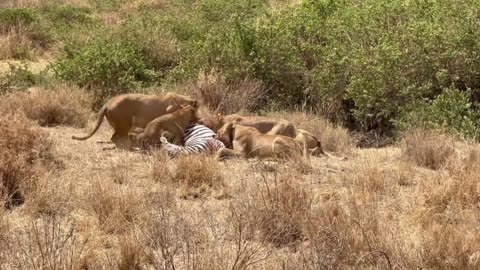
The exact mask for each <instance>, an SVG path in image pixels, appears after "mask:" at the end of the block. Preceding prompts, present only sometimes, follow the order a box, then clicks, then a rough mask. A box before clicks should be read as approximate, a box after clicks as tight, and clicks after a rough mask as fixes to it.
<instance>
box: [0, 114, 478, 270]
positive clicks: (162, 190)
mask: <svg viewBox="0 0 480 270" xmlns="http://www.w3.org/2000/svg"><path fill="white" fill-rule="evenodd" d="M295 115H296V114H295ZM5 117H6V118H2V120H3V119H8V121H0V127H2V130H1V132H0V138H1V139H0V144H1V145H0V146H1V147H0V151H2V152H1V153H2V155H1V156H0V157H1V158H0V160H2V162H5V161H6V160H9V161H11V162H12V163H15V162H16V161H15V160H23V159H20V157H22V158H26V157H33V158H36V159H38V157H39V156H40V154H38V153H37V152H35V151H27V149H31V148H33V149H36V150H37V149H38V148H37V146H36V145H35V142H36V141H37V140H38V141H42V142H43V139H40V138H44V137H43V136H33V134H35V135H36V134H38V133H34V132H33V131H27V130H42V129H43V130H46V131H48V132H50V138H51V139H50V140H53V141H54V144H55V151H54V152H53V153H54V155H55V156H56V158H58V159H61V160H62V161H63V162H64V168H63V169H62V170H52V171H51V172H50V173H47V174H45V173H43V172H45V171H47V169H49V168H50V167H47V169H45V167H43V169H41V170H39V172H42V174H41V177H35V181H27V182H28V183H30V184H28V185H22V187H26V188H25V189H22V191H23V195H24V196H25V198H26V202H25V204H24V205H23V206H22V207H17V208H13V210H12V211H6V210H5V209H3V210H0V268H1V269H8V270H9V269H64V268H65V267H70V266H72V267H73V269H105V268H108V269H110V268H112V269H174V268H175V269H219V270H220V269H292V270H293V269H478V268H479V266H480V265H479V262H480V261H479V250H480V246H479V244H478V243H480V241H479V240H480V237H479V236H480V230H479V228H478V220H479V218H480V215H479V213H480V212H479V208H478V205H479V203H480V199H479V198H480V178H479V177H478V175H480V165H479V164H480V162H479V161H480V150H479V149H480V148H479V146H478V145H477V144H465V143H463V142H458V141H453V143H451V144H450V146H451V147H453V148H454V150H455V153H456V154H453V155H450V156H449V157H448V158H446V161H445V162H444V163H443V161H442V164H443V165H441V166H439V167H438V169H436V170H430V169H426V168H425V167H424V166H423V165H422V166H420V165H419V164H417V163H416V162H411V161H412V160H413V157H410V156H408V159H407V160H406V158H405V157H406V156H405V146H404V145H403V146H402V147H393V146H391V147H385V148H381V149H356V148H351V149H350V150H349V151H350V152H351V155H350V156H351V158H350V159H349V160H347V161H338V160H335V159H329V158H323V157H321V158H317V157H312V158H311V159H310V164H309V166H310V167H309V168H310V169H308V170H306V171H304V170H298V169H296V168H295V166H296V163H295V162H289V161H287V162H272V161H258V160H255V159H251V160H235V159H234V160H229V161H226V162H222V163H218V162H216V161H215V160H213V159H212V158H210V157H206V156H191V157H182V158H179V159H173V160H171V159H168V158H167V157H166V156H165V155H163V154H162V153H153V154H151V155H145V154H142V153H138V152H128V151H121V150H114V151H101V148H102V147H103V145H99V144H97V143H96V140H108V138H109V137H110V136H111V130H110V129H109V127H108V125H107V124H104V125H103V126H102V127H101V128H100V130H99V132H98V134H96V139H91V140H87V141H74V140H71V139H70V137H71V135H72V134H75V133H78V129H74V128H72V127H68V126H61V127H48V128H39V127H35V125H34V123H32V122H31V121H29V120H27V119H25V117H23V118H22V116H19V115H16V116H8V117H7V116H5ZM282 117H285V118H288V115H285V116H282ZM12 119H16V120H12ZM298 119H301V118H298ZM303 119H308V118H303ZM290 120H291V118H290ZM298 121H299V122H298V124H299V125H301V124H304V126H303V127H309V125H311V126H312V127H313V124H311V123H310V121H307V120H305V123H300V120H298ZM312 121H313V120H312ZM9 123H10V124H9ZM7 127H8V128H7ZM12 131H15V132H17V133H21V134H24V133H25V134H29V135H28V136H27V135H23V136H20V138H21V139H19V138H15V136H10V135H9V134H12ZM7 136H9V137H7ZM17 137H18V136H17ZM27 138H28V139H27ZM422 138H425V137H422ZM50 140H48V141H50ZM437 140H438V139H437ZM430 141H432V140H430ZM446 141H447V142H450V139H448V140H446ZM7 142H8V143H7ZM10 142H13V144H12V145H16V146H15V148H8V147H10V145H11V144H10ZM20 142H21V143H20ZM417 142H418V143H420V142H421V140H418V141H417ZM41 145H44V146H48V145H49V144H48V143H47V142H44V143H42V144H41ZM6 146H8V147H7V148H8V149H10V150H9V151H10V152H8V154H4V152H3V151H5V150H4V149H5V147H6ZM20 146H21V147H20ZM12 149H13V150H12ZM15 149H16V150H15ZM339 149H340V148H339ZM18 153H25V154H24V155H25V156H24V155H19V154H18ZM27 153H29V154H31V155H30V156H29V154H27ZM50 155H51V154H50ZM47 156H48V155H47ZM5 157H9V158H8V159H6V158H5ZM43 159H46V160H49V159H50V158H43V156H42V160H43ZM438 160H441V159H438ZM22 162H23V161H22ZM40 163H41V162H40ZM18 164H21V162H20V163H18ZM15 166H16V163H15ZM4 168H5V167H4V166H1V167H0V169H4ZM10 168H17V167H10ZM18 168H20V170H26V169H27V167H26V166H20V167H18ZM28 168H29V169H28V170H30V169H33V168H34V167H28ZM40 168H42V167H40ZM325 168H333V169H335V170H325ZM35 172H36V171H35ZM226 185H228V195H229V196H223V197H222V198H223V199H222V200H218V199H217V198H218V196H216V193H220V194H225V192H224V191H223V190H225V186H226ZM212 193H213V195H214V196H210V194H212ZM178 195H180V196H178ZM185 196H186V197H187V198H191V197H197V198H199V199H196V200H185V199H184V198H185ZM52 224H56V225H52ZM61 243H65V244H64V245H61ZM42 254H43V256H42ZM30 258H32V259H30ZM64 266H65V267H64Z"/></svg>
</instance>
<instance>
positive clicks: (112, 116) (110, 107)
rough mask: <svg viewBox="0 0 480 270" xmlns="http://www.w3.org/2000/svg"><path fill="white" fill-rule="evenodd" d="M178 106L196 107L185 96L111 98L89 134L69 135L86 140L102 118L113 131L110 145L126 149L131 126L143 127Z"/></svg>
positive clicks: (191, 100) (189, 98)
mask: <svg viewBox="0 0 480 270" xmlns="http://www.w3.org/2000/svg"><path fill="white" fill-rule="evenodd" d="M180 105H191V106H193V107H195V108H196V107H197V101H196V100H195V99H192V98H191V97H188V96H183V95H179V94H176V93H172V92H169V93H166V94H164V95H159V96H153V95H143V94H125V95H119V96H116V97H113V98H111V99H110V100H109V101H108V102H107V103H105V105H104V106H103V107H102V109H100V112H99V116H98V120H97V124H96V125H95V128H94V129H93V131H92V132H90V134H88V135H87V136H84V137H77V136H72V139H75V140H86V139H88V138H90V137H92V136H93V135H94V134H95V132H97V130H98V129H99V127H100V125H101V124H102V122H103V117H104V116H105V117H106V118H107V120H108V122H109V123H110V125H111V126H112V128H113V129H114V133H113V135H112V137H111V140H112V142H113V143H114V144H115V145H116V147H118V148H126V149H128V148H130V141H129V139H128V133H129V132H130V130H131V129H132V128H134V127H135V126H137V127H141V128H144V127H146V126H147V124H148V123H149V122H150V121H152V120H153V119H155V118H157V117H159V116H161V115H164V114H166V113H169V112H172V111H173V110H172V108H173V107H175V106H177V107H178V106H180ZM133 121H135V123H133Z"/></svg>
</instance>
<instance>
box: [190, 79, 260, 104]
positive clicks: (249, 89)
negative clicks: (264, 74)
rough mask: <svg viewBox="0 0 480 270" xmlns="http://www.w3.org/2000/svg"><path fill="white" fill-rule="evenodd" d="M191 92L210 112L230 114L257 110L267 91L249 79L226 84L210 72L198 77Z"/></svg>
mask: <svg viewBox="0 0 480 270" xmlns="http://www.w3.org/2000/svg"><path fill="white" fill-rule="evenodd" d="M193 92H194V94H195V95H196V96H197V98H198V99H199V100H200V101H201V103H202V104H203V105H205V106H207V108H208V109H209V110H210V111H211V112H213V113H221V114H231V113H246V112H253V111H256V110H258V109H259V108H260V107H261V105H262V103H263V101H264V98H265V94H266V93H267V89H266V88H265V87H264V86H263V85H262V84H261V82H258V81H255V80H252V79H249V78H245V79H243V80H240V81H237V82H231V83H227V82H226V80H225V78H224V77H223V76H222V75H221V74H219V73H217V72H215V71H212V72H210V73H205V74H201V75H200V77H199V78H198V81H197V83H196V84H195V86H194V87H193Z"/></svg>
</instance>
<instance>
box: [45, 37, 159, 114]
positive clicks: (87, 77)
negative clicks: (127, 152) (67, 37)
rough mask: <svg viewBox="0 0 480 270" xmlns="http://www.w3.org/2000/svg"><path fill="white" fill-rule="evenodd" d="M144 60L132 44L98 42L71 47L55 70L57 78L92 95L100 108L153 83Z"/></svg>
mask: <svg viewBox="0 0 480 270" xmlns="http://www.w3.org/2000/svg"><path fill="white" fill-rule="evenodd" d="M143 59H144V58H143V56H142V55H141V54H140V52H139V51H138V49H137V48H136V47H135V46H134V45H133V44H132V43H129V42H122V41H111V40H108V39H99V40H96V41H93V42H92V43H88V44H86V45H84V46H81V47H79V48H75V47H73V46H71V47H68V48H67V54H66V55H65V56H64V57H63V58H61V59H59V60H58V61H56V62H55V63H53V65H52V70H53V72H54V73H55V75H56V76H57V77H59V78H61V79H64V80H67V81H71V82H74V83H76V84H77V85H78V86H80V87H85V88H86V89H89V90H90V91H92V93H93V97H94V106H95V107H99V106H101V105H103V103H104V101H105V99H107V98H108V97H111V96H112V95H116V94H121V93H125V92H126V91H127V90H128V89H131V88H136V87H139V86H141V85H142V83H144V82H146V81H149V80H150V76H151V73H150V71H149V70H147V68H146V67H145V62H144V60H143Z"/></svg>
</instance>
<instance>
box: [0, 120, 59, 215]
mask: <svg viewBox="0 0 480 270" xmlns="http://www.w3.org/2000/svg"><path fill="white" fill-rule="evenodd" d="M54 160H55V159H54V156H53V145H52V142H51V141H50V139H49V138H48V134H47V133H46V132H44V131H42V130H40V129H39V128H37V127H36V126H35V124H34V123H33V122H31V121H29V120H28V119H26V118H25V116H23V115H21V114H20V115H7V116H2V117H0V182H1V183H2V185H1V186H0V196H1V199H2V200H3V201H5V202H6V204H5V205H6V206H7V207H11V206H15V205H18V204H21V203H23V202H24V200H25V198H24V196H23V191H22V189H25V188H26V187H28V186H30V185H31V183H30V182H32V181H33V182H34V181H36V180H37V179H38V178H39V177H41V176H42V175H44V174H45V173H46V172H47V171H48V169H49V168H50V167H51V166H52V165H53V164H54V163H53V162H54Z"/></svg>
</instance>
